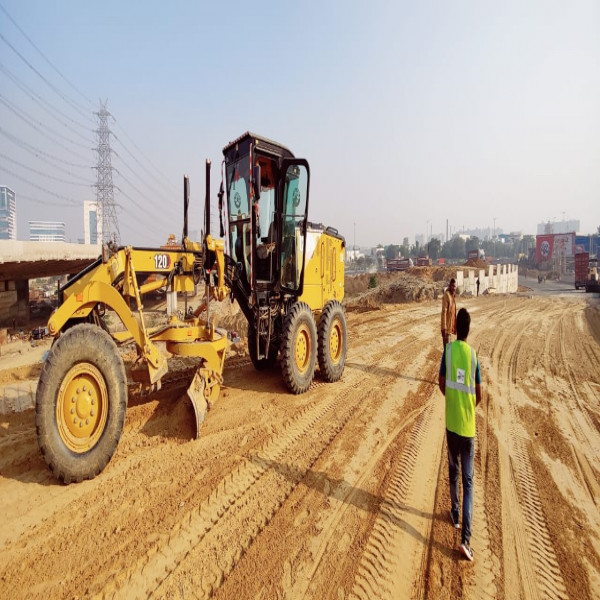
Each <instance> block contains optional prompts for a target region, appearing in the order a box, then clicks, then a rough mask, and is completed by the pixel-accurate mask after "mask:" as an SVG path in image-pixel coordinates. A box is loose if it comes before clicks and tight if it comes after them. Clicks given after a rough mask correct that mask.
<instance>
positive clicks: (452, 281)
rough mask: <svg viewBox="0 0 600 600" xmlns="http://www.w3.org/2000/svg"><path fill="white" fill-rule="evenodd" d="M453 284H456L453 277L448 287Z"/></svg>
mask: <svg viewBox="0 0 600 600" xmlns="http://www.w3.org/2000/svg"><path fill="white" fill-rule="evenodd" d="M453 283H456V279H454V277H453V278H452V279H451V280H450V285H452V284H453Z"/></svg>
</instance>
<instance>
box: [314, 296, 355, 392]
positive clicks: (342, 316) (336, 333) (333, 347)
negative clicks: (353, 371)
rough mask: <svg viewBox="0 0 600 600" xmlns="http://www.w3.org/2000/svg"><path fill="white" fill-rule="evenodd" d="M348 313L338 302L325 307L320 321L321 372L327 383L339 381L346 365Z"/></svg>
mask: <svg viewBox="0 0 600 600" xmlns="http://www.w3.org/2000/svg"><path fill="white" fill-rule="evenodd" d="M347 349H348V331H347V326H346V313H345V312H344V308H343V306H342V305H341V304H340V303H339V302H338V301H337V300H331V301H330V302H328V303H327V304H326V305H325V308H324V309H323V312H322V313H321V319H320V321H319V370H320V371H321V375H322V377H323V379H325V381H327V382H330V383H331V382H334V381H338V380H339V379H340V378H341V376H342V373H343V372H344V366H345V365H346V351H347Z"/></svg>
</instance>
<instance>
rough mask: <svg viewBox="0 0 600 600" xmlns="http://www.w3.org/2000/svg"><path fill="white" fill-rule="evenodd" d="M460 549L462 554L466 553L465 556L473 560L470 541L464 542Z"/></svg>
mask: <svg viewBox="0 0 600 600" xmlns="http://www.w3.org/2000/svg"><path fill="white" fill-rule="evenodd" d="M460 551H461V552H462V554H463V555H464V557H465V558H466V559H467V560H469V561H472V560H473V554H474V553H473V548H471V546H470V545H469V542H463V543H462V544H461V545H460Z"/></svg>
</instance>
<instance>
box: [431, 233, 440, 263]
mask: <svg viewBox="0 0 600 600" xmlns="http://www.w3.org/2000/svg"><path fill="white" fill-rule="evenodd" d="M428 248H429V258H431V259H432V260H437V259H438V258H439V256H440V253H441V251H442V242H440V240H438V239H437V238H432V239H431V240H430V242H429V244H428Z"/></svg>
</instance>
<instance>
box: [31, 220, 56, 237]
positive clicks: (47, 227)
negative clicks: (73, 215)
mask: <svg viewBox="0 0 600 600" xmlns="http://www.w3.org/2000/svg"><path fill="white" fill-rule="evenodd" d="M29 239H30V240H31V241H32V242H64V241H65V224H64V223H61V222H60V221H29Z"/></svg>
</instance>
